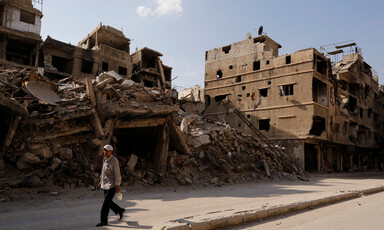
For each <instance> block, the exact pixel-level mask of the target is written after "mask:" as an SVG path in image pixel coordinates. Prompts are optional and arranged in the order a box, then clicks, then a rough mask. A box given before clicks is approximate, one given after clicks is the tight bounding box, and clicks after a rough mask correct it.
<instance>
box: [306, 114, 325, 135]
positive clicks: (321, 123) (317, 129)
mask: <svg viewBox="0 0 384 230" xmlns="http://www.w3.org/2000/svg"><path fill="white" fill-rule="evenodd" d="M324 131H325V119H324V118H322V117H319V116H314V117H313V123H312V129H311V130H310V131H309V135H315V136H320V135H321V134H322V133H323V132H324Z"/></svg>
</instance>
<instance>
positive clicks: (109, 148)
mask: <svg viewBox="0 0 384 230" xmlns="http://www.w3.org/2000/svg"><path fill="white" fill-rule="evenodd" d="M103 149H105V150H107V151H112V150H113V147H112V145H104V147H103Z"/></svg>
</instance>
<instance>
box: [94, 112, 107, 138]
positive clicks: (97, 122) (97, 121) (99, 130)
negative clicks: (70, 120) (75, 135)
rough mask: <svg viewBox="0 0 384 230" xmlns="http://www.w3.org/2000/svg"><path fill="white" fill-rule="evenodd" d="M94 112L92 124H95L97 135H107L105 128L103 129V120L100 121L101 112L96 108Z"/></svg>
mask: <svg viewBox="0 0 384 230" xmlns="http://www.w3.org/2000/svg"><path fill="white" fill-rule="evenodd" d="M92 113H93V121H92V125H93V127H94V128H95V131H96V135H97V136H98V137H103V136H105V134H104V130H103V126H102V125H101V121H100V117H99V113H98V112H97V111H96V110H95V109H92Z"/></svg>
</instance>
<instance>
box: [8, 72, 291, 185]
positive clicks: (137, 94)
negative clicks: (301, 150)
mask: <svg viewBox="0 0 384 230" xmlns="http://www.w3.org/2000/svg"><path fill="white" fill-rule="evenodd" d="M176 104H177V103H175V99H174V98H173V97H172V96H171V92H170V91H168V90H162V89H160V88H156V87H152V88H147V87H144V86H143V85H142V84H138V83H136V82H134V81H132V80H129V79H123V78H122V77H121V76H120V75H118V74H116V73H115V72H113V71H111V72H106V73H102V74H100V75H99V76H97V77H95V78H94V79H85V80H74V79H73V78H72V77H68V78H65V79H61V80H59V81H56V82H52V81H49V80H48V79H46V78H45V77H44V76H43V75H41V74H39V73H38V72H36V71H29V70H27V69H22V70H20V69H18V70H17V69H5V68H2V69H1V68H0V105H1V106H3V107H4V106H5V107H6V108H8V110H5V111H6V113H5V114H6V115H7V116H5V115H3V116H4V117H3V119H2V120H3V121H4V124H5V126H7V127H9V131H7V132H4V131H3V134H2V135H3V136H4V148H3V150H2V152H1V156H2V157H0V174H1V176H2V178H1V179H0V190H4V189H10V188H15V187H42V186H53V185H56V186H62V187H76V186H89V185H97V184H98V182H99V176H100V174H99V172H100V168H101V165H102V158H103V157H102V153H101V147H102V146H103V145H105V144H107V143H114V144H117V145H118V144H119V143H118V140H117V138H116V135H115V132H114V131H115V130H116V129H120V130H121V129H124V128H132V127H140V126H138V125H137V124H136V123H135V122H136V121H138V123H140V122H141V123H140V124H142V123H143V120H142V119H143V118H149V120H145V122H147V123H148V124H147V125H149V126H151V125H158V124H157V123H159V124H160V126H156V127H163V128H164V127H168V128H164V130H165V131H164V133H165V134H164V135H165V136H164V135H163V137H162V138H164V140H169V146H168V144H166V145H162V147H160V148H161V149H163V147H164V146H166V148H167V149H168V150H166V151H168V152H167V155H166V158H165V161H166V162H165V163H166V170H157V169H156V165H155V164H156V156H154V155H155V154H159V152H158V150H156V151H155V152H156V153H150V152H148V153H145V152H140V151H139V150H135V149H129V153H127V152H124V151H127V150H124V151H120V152H119V151H117V152H116V156H117V157H118V159H119V161H120V166H121V172H122V177H123V185H125V186H127V185H132V184H150V185H152V184H166V185H177V184H182V185H184V184H206V183H208V184H209V183H211V184H214V185H220V184H225V183H236V182H244V181H248V180H252V179H264V178H266V177H270V176H271V177H280V176H287V175H288V174H287V173H284V171H285V170H284V168H283V166H282V164H281V162H280V161H279V159H278V158H276V156H274V155H271V154H270V153H268V151H265V149H264V148H263V147H262V146H261V145H260V144H259V143H258V142H257V141H256V140H255V139H254V138H253V137H251V136H250V135H247V134H244V133H241V132H239V131H236V130H235V129H233V128H231V127H230V126H229V125H226V124H223V123H217V122H216V123H213V122H208V121H207V120H204V119H203V118H202V117H200V116H199V115H194V114H189V113H185V112H183V111H182V110H181V109H180V108H179V107H178V106H176ZM192 110H193V109H192ZM178 111H179V116H177V112H178ZM199 113H200V112H199ZM137 119H139V120H137ZM140 119H141V120H140ZM151 119H152V120H151ZM145 122H144V123H145ZM156 122H157V123H156ZM157 129H158V128H156V129H154V130H157ZM167 130H168V131H167ZM137 135H139V134H137ZM155 136H156V135H155ZM156 138H158V136H156ZM167 138H168V139H167ZM120 141H121V140H120ZM123 141H124V140H123ZM145 141H146V140H145ZM156 142H158V139H157V141H156ZM164 143H165V142H164ZM167 143H168V142H167ZM132 146H134V145H132ZM168 147H169V148H168ZM5 172H6V173H5Z"/></svg>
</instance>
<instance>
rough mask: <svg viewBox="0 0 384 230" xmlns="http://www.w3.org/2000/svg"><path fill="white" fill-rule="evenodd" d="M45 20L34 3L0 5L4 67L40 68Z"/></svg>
mask: <svg viewBox="0 0 384 230" xmlns="http://www.w3.org/2000/svg"><path fill="white" fill-rule="evenodd" d="M42 17H43V14H42V13H41V11H39V10H37V9H35V8H34V7H33V5H32V1H29V0H2V1H0V63H7V62H12V63H16V64H18V65H20V66H37V65H38V57H39V48H40V43H41V42H42V40H41V37H40V28H41V18H42Z"/></svg>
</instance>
